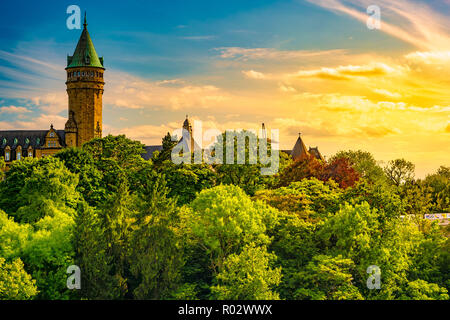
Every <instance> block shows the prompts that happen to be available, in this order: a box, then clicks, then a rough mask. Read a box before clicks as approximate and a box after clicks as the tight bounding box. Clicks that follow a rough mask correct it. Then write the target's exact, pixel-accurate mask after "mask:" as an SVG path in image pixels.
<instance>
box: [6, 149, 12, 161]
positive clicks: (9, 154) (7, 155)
mask: <svg viewBox="0 0 450 320" xmlns="http://www.w3.org/2000/svg"><path fill="white" fill-rule="evenodd" d="M5 161H11V153H10V152H9V150H7V151H5Z"/></svg>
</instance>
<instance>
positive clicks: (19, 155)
mask: <svg viewBox="0 0 450 320" xmlns="http://www.w3.org/2000/svg"><path fill="white" fill-rule="evenodd" d="M16 159H17V160H20V159H22V152H21V151H17V153H16Z"/></svg>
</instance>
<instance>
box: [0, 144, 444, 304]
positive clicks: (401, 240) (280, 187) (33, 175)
mask: <svg viewBox="0 0 450 320" xmlns="http://www.w3.org/2000/svg"><path fill="white" fill-rule="evenodd" d="M175 143H176V142H172V140H171V137H170V135H167V136H166V137H165V138H164V139H163V150H162V151H161V152H156V153H155V154H154V155H153V158H152V159H151V160H148V161H146V160H143V159H142V157H141V154H142V153H143V145H142V144H141V143H140V142H138V141H132V140H130V139H128V138H126V137H125V136H107V137H104V138H101V139H94V140H92V141H90V142H88V143H86V144H85V145H84V146H83V147H82V148H68V149H64V150H62V151H61V152H59V153H58V154H56V155H55V156H53V157H46V158H41V159H32V158H31V159H29V158H25V159H23V160H22V161H15V162H14V163H12V165H11V166H10V168H9V170H6V171H3V170H0V180H1V182H0V299H315V300H323V299H449V294H448V290H449V288H450V270H449V267H450V242H449V239H448V236H449V229H448V227H445V226H439V225H438V224H437V222H431V221H428V220H425V219H423V215H424V214H426V213H433V212H450V167H446V166H442V167H441V168H440V169H439V170H438V171H437V172H436V173H434V174H431V175H428V176H427V177H426V178H425V179H422V180H420V179H415V177H414V165H413V164H412V163H410V162H408V161H406V160H404V159H396V160H393V161H389V162H388V163H386V164H384V165H380V164H379V163H378V162H377V161H376V160H375V159H374V157H373V156H372V155H371V154H370V153H368V152H364V151H341V152H338V153H337V154H335V155H333V156H332V157H330V158H329V159H328V160H327V161H326V162H322V161H320V160H316V159H315V158H311V159H305V160H302V161H292V159H291V158H290V157H289V156H288V155H286V154H284V153H280V169H279V172H278V173H277V174H276V175H267V176H266V175H261V173H260V168H261V164H259V163H257V164H251V165H250V164H234V165H223V164H213V165H209V164H181V165H175V164H173V162H172V161H171V151H172V148H173V147H174V144H175ZM0 161H2V160H0ZM0 167H4V162H0ZM71 265H76V266H79V268H80V270H81V289H79V290H76V289H74V290H70V289H68V288H67V284H66V281H67V278H68V274H67V272H66V271H67V268H68V267H69V266H71ZM369 266H378V267H379V269H380V272H381V273H380V274H379V276H380V283H381V286H380V287H379V289H377V288H372V289H369V287H368V285H367V282H368V281H367V280H368V278H369V277H370V276H371V275H370V274H368V272H367V269H368V267H369Z"/></svg>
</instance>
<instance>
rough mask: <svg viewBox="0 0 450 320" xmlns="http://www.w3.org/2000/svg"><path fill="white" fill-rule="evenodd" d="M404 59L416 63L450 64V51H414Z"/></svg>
mask: <svg viewBox="0 0 450 320" xmlns="http://www.w3.org/2000/svg"><path fill="white" fill-rule="evenodd" d="M405 58H406V59H408V60H410V61H413V62H417V63H425V64H446V63H449V62H450V51H426V52H420V51H416V52H412V53H409V54H407V55H406V56H405Z"/></svg>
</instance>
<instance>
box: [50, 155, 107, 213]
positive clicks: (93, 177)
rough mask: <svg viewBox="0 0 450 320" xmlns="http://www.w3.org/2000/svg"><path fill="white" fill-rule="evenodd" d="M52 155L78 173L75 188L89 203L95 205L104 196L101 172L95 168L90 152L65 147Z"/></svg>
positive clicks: (104, 190)
mask: <svg viewBox="0 0 450 320" xmlns="http://www.w3.org/2000/svg"><path fill="white" fill-rule="evenodd" d="M54 157H55V158H57V159H60V160H61V161H62V162H63V163H64V165H65V166H66V168H67V169H69V171H70V172H72V173H74V174H76V175H78V177H79V182H78V185H77V188H76V190H77V191H78V192H79V193H80V194H81V195H82V196H83V198H84V200H86V201H87V202H88V203H89V205H91V206H97V205H98V204H99V203H100V202H101V201H103V200H104V199H105V198H106V193H107V189H106V188H105V186H104V183H103V173H102V171H100V170H99V169H98V168H97V166H96V162H95V161H94V157H93V156H92V154H90V153H88V152H87V151H86V150H83V149H80V148H66V149H63V150H62V151H60V152H58V153H57V154H56V155H55V156H54Z"/></svg>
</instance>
